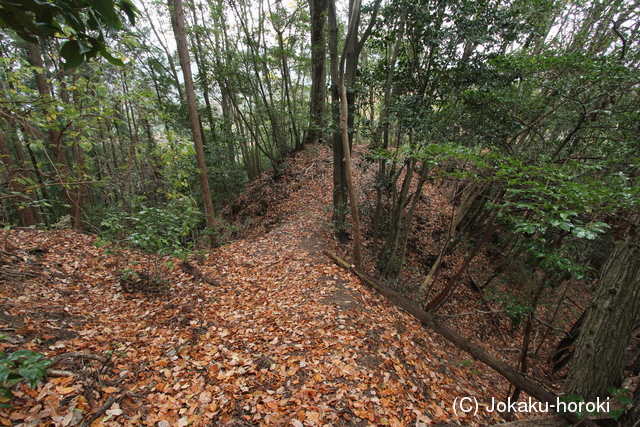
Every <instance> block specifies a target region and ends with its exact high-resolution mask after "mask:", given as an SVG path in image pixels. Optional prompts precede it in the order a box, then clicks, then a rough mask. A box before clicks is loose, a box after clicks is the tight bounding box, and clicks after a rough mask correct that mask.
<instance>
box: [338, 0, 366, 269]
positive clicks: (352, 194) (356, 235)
mask: <svg viewBox="0 0 640 427" xmlns="http://www.w3.org/2000/svg"><path fill="white" fill-rule="evenodd" d="M356 11H357V12H356ZM359 11H360V0H355V1H354V2H353V9H352V10H351V20H350V22H349V29H348V31H347V36H346V39H345V41H344V43H345V47H344V49H343V51H342V57H341V58H340V65H339V69H338V73H339V79H338V81H339V89H340V108H341V110H340V133H341V136H342V151H343V155H344V164H345V178H346V182H347V192H348V194H349V204H350V206H351V220H352V221H353V262H354V264H355V265H356V267H360V266H361V265H362V230H361V228H360V214H359V212H358V200H357V198H356V190H355V187H354V185H353V176H352V175H353V172H352V168H351V150H350V141H349V129H350V127H349V125H348V116H349V114H348V103H347V88H346V86H345V72H344V63H345V60H346V56H347V53H348V49H347V46H349V44H350V41H351V39H352V38H354V37H355V36H356V32H357V30H358V19H359Z"/></svg>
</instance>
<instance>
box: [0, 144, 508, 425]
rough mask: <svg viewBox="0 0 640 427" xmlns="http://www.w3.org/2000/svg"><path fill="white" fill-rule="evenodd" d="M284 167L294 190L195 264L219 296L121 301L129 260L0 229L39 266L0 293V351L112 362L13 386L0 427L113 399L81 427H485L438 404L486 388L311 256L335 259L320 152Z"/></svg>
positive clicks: (479, 374)
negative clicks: (6, 338) (89, 373)
mask: <svg viewBox="0 0 640 427" xmlns="http://www.w3.org/2000/svg"><path fill="white" fill-rule="evenodd" d="M297 156H298V157H297V159H296V161H295V163H293V164H292V168H293V169H294V170H293V171H292V172H291V173H290V174H289V177H288V178H284V179H285V180H287V179H291V180H294V181H296V182H295V183H293V182H284V183H283V185H284V186H286V187H287V188H295V191H294V190H292V191H291V192H290V194H289V195H288V197H286V198H285V197H282V198H280V199H278V197H277V194H275V195H274V194H271V195H270V196H269V197H271V199H269V200H268V201H267V204H268V205H269V208H268V210H271V211H272V212H270V213H269V212H268V213H266V214H264V213H261V215H262V216H256V218H255V219H254V220H255V224H254V229H253V231H251V230H249V232H248V234H249V235H250V236H251V237H249V238H246V239H244V240H240V241H236V242H233V243H230V244H228V245H226V246H223V247H220V248H218V249H216V250H215V251H212V252H211V253H209V254H207V256H206V259H204V260H202V261H201V262H200V263H199V264H198V265H197V266H198V268H199V269H200V270H201V271H202V272H204V273H206V274H207V275H209V276H210V277H212V278H214V279H215V280H216V281H217V282H218V283H219V284H218V285H214V286H212V285H209V284H205V283H199V282H196V281H194V280H193V279H192V278H191V277H189V276H188V275H186V274H185V273H183V272H181V271H180V269H179V268H178V267H177V266H176V267H175V268H173V269H166V270H165V271H166V274H165V279H166V280H167V282H168V283H169V284H170V286H171V291H170V292H169V293H166V294H161V295H157V296H149V295H143V294H135V293H134V294H126V293H123V292H122V288H121V287H120V285H119V283H118V279H117V277H116V276H115V273H114V271H115V269H116V267H117V266H118V265H122V264H121V263H122V262H123V260H126V259H127V258H128V257H133V256H134V255H135V254H134V252H132V251H123V250H120V251H116V253H115V254H113V251H112V250H111V251H112V252H109V250H107V249H104V248H101V249H98V248H96V247H95V246H94V245H93V243H95V238H93V237H90V236H85V235H80V234H77V233H73V232H71V231H61V232H39V231H24V230H23V231H11V232H5V233H4V234H3V238H4V242H5V247H13V248H14V249H15V251H17V252H20V251H22V252H20V253H24V254H28V253H30V252H28V250H31V249H33V248H40V249H41V252H42V253H40V252H39V253H38V255H37V258H35V257H36V255H33V256H32V258H33V259H31V262H32V263H31V264H30V266H31V267H30V268H31V269H32V271H33V272H34V277H35V278H25V279H24V280H23V281H22V282H20V286H16V285H15V283H9V282H6V283H2V287H1V288H0V290H1V293H0V307H1V308H2V309H3V311H2V313H0V321H1V322H2V323H3V325H0V326H4V327H5V329H6V330H12V331H13V332H15V333H13V335H12V336H11V337H10V338H11V339H13V341H10V342H5V343H3V344H0V347H1V348H2V351H5V352H9V351H14V350H16V349H18V348H31V349H33V350H38V351H42V352H44V353H45V354H46V355H47V356H49V357H50V356H52V355H54V354H59V353H63V352H71V351H73V352H85V353H92V354H111V355H112V358H111V360H110V361H109V363H107V364H106V365H105V366H104V367H103V368H102V371H101V375H102V376H100V377H99V378H96V377H92V378H88V377H85V376H82V375H81V374H79V375H78V376H77V377H68V378H64V377H63V378H52V379H50V380H49V381H48V382H47V383H45V384H43V385H40V386H39V387H38V388H37V389H36V390H31V389H29V388H28V387H27V386H26V385H22V386H21V387H19V388H18V389H17V390H16V393H15V395H16V398H15V399H14V401H13V402H12V403H13V404H14V407H15V408H14V410H12V411H9V410H6V409H3V410H0V421H2V423H3V425H24V426H27V425H56V426H58V425H59V426H68V425H71V426H72V425H79V423H80V421H82V420H83V419H84V420H87V419H88V418H89V416H90V414H91V413H95V412H96V411H97V410H98V408H99V407H100V406H101V405H103V404H104V402H105V401H109V400H108V399H109V398H110V397H113V396H115V397H117V399H115V398H114V399H113V401H114V403H113V405H111V406H110V407H109V410H107V411H105V412H103V415H102V416H101V417H99V418H98V420H97V421H95V422H93V424H92V425H93V426H120V425H125V426H138V425H147V426H158V427H170V426H242V425H256V426H257V425H264V426H296V427H299V426H303V425H304V426H378V425H388V426H422V425H428V424H431V423H443V422H451V421H457V422H461V423H464V424H467V425H478V426H479V425H487V424H489V423H490V420H491V414H488V413H486V412H485V411H482V410H480V411H479V413H478V415H477V416H475V417H474V416H473V415H466V416H462V414H460V415H461V416H462V418H458V417H457V416H456V414H455V413H454V410H453V402H454V400H455V399H456V398H461V397H465V396H474V397H476V398H477V399H478V400H479V401H480V402H490V398H491V397H496V398H498V397H499V396H493V395H492V393H495V390H497V386H496V385H495V384H493V383H492V381H493V377H492V376H491V375H490V374H488V373H487V372H486V370H485V369H484V368H482V367H478V365H476V364H475V362H471V361H468V360H467V356H466V355H465V354H463V353H460V352H458V351H457V350H455V349H454V348H452V347H451V346H449V345H448V344H446V343H444V342H443V341H442V340H440V339H439V338H438V337H435V336H432V335H431V334H430V333H429V332H428V331H425V330H424V329H422V328H421V327H420V325H419V324H418V323H417V322H416V321H415V320H413V319H412V318H410V317H409V316H408V315H406V314H405V313H403V312H401V311H400V310H399V309H397V308H395V307H392V306H390V305H389V304H387V303H386V301H384V300H383V299H382V298H381V297H379V296H377V295H375V294H373V293H372V292H371V291H370V290H369V289H367V288H365V287H364V286H362V285H361V284H360V283H359V282H358V280H357V279H356V278H355V277H352V276H351V275H350V274H348V273H346V272H345V271H343V270H342V269H340V268H339V267H337V266H335V265H333V264H332V263H331V262H330V261H329V260H328V259H326V258H324V256H323V255H322V254H321V253H320V251H321V250H322V249H327V248H328V249H331V250H336V248H335V243H334V241H333V238H332V236H331V233H330V222H329V221H330V220H329V218H330V210H329V209H328V208H327V207H328V206H330V197H331V174H330V164H329V162H328V159H329V158H330V153H329V152H328V150H327V149H326V148H317V147H316V148H315V149H313V150H310V149H308V150H306V151H304V152H301V153H298V155H297ZM294 184H295V185H294ZM265 194H266V193H265ZM276 207H277V209H276ZM273 211H277V212H273ZM270 215H275V217H277V221H275V220H274V217H271V216H270ZM265 228H267V229H269V230H270V231H269V232H265V231H264V230H265ZM260 230H263V231H260ZM16 248H17V249H16ZM29 248H31V249H29ZM137 256H138V257H139V255H137ZM165 261H169V260H168V259H167V260H165ZM25 262H26V261H25ZM194 262H195V261H194ZM174 263H177V261H175V260H174ZM18 323H19V325H18ZM14 326H16V327H14ZM18 326H19V328H22V329H20V330H18V328H17V327H18ZM23 330H24V331H23ZM16 331H18V332H16ZM25 331H27V332H25ZM82 363H85V364H88V362H87V361H84V362H82ZM87 366H88V365H84V368H83V369H85V371H86V370H87ZM66 368H68V369H71V368H73V366H66ZM75 368H79V367H78V365H76V366H75ZM49 423H51V424H49Z"/></svg>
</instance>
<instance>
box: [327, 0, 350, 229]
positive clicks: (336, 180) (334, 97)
mask: <svg viewBox="0 0 640 427" xmlns="http://www.w3.org/2000/svg"><path fill="white" fill-rule="evenodd" d="M329 58H330V68H331V116H332V119H333V126H334V130H333V135H332V138H331V145H332V147H333V223H334V226H335V230H336V235H337V236H338V238H344V237H346V231H345V221H346V216H347V184H346V180H345V176H346V173H345V165H344V152H343V150H342V139H341V134H340V90H339V85H338V80H339V76H338V74H339V73H338V66H339V61H340V58H339V57H338V23H337V19H336V4H335V0H329Z"/></svg>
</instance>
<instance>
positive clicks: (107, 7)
mask: <svg viewBox="0 0 640 427" xmlns="http://www.w3.org/2000/svg"><path fill="white" fill-rule="evenodd" d="M92 4H93V8H94V10H95V11H96V12H97V14H98V16H99V17H100V19H101V20H102V21H103V22H104V23H105V24H107V26H108V27H109V29H110V30H111V31H112V32H114V33H115V32H116V31H118V30H119V29H120V28H121V27H122V23H121V22H120V18H119V17H118V14H117V13H116V10H115V5H114V4H113V0H95V1H93V2H92Z"/></svg>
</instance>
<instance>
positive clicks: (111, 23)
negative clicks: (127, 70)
mask: <svg viewBox="0 0 640 427" xmlns="http://www.w3.org/2000/svg"><path fill="white" fill-rule="evenodd" d="M119 12H121V13H123V14H124V15H126V17H127V19H128V20H129V22H130V23H131V25H135V19H136V14H137V9H136V7H135V6H134V5H133V2H131V1H130V0H118V1H117V4H116V2H114V0H98V1H90V0H47V1H40V0H22V1H20V2H14V1H7V0H1V1H0V26H2V27H8V28H11V29H12V30H14V31H15V32H16V33H17V34H18V35H19V36H20V37H22V38H23V39H24V40H26V41H28V42H31V43H37V42H38V39H37V37H54V38H63V39H69V40H67V41H66V42H65V43H64V44H63V45H62V49H61V50H60V55H61V56H62V57H63V58H64V59H65V63H64V67H65V68H66V69H69V68H74V67H77V66H79V65H80V64H82V62H83V61H84V60H89V59H91V58H95V57H96V56H103V57H104V58H105V59H107V60H108V61H109V62H110V63H112V64H114V65H124V64H123V62H122V60H120V59H118V58H115V57H114V56H113V55H111V53H110V52H109V51H108V49H107V42H106V40H107V37H106V36H105V33H106V34H107V35H114V34H115V33H116V32H117V31H119V30H121V29H122V26H123V20H122V19H121V16H120V13H119Z"/></svg>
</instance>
